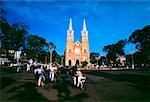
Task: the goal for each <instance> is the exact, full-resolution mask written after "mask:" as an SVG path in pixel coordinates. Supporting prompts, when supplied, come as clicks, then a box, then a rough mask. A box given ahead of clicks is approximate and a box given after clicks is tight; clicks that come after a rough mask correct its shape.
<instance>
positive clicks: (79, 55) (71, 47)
mask: <svg viewBox="0 0 150 102" xmlns="http://www.w3.org/2000/svg"><path fill="white" fill-rule="evenodd" d="M89 57H90V55H89V43H88V31H87V28H86V22H85V19H84V20H83V28H82V31H81V42H79V41H78V40H77V41H75V42H74V30H73V27H72V19H70V23H69V28H68V30H67V42H66V49H65V65H66V66H74V65H81V63H82V62H84V61H86V62H88V64H90V58H89Z"/></svg>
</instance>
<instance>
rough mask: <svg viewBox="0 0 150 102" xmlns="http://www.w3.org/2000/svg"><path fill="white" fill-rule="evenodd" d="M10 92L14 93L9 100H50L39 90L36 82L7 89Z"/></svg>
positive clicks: (21, 101) (24, 101)
mask: <svg viewBox="0 0 150 102" xmlns="http://www.w3.org/2000/svg"><path fill="white" fill-rule="evenodd" d="M7 92H8V93H12V94H14V95H13V96H12V97H10V98H9V99H8V100H9V101H18V102H27V101H30V102H31V101H34V102H35V101H36V102H39V101H40V102H45V101H48V100H47V99H46V98H45V97H43V96H42V95H41V94H40V93H38V92H37V90H36V87H35V84H34V83H31V82H28V83H25V84H23V85H20V86H18V87H14V88H12V89H10V90H8V91H7Z"/></svg>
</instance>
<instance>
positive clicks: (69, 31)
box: [67, 18, 74, 34]
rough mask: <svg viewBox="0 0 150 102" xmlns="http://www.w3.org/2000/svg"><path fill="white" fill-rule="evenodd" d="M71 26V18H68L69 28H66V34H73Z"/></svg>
mask: <svg viewBox="0 0 150 102" xmlns="http://www.w3.org/2000/svg"><path fill="white" fill-rule="evenodd" d="M73 33H74V31H73V27H72V19H71V18H70V22H69V29H68V30H67V34H73Z"/></svg>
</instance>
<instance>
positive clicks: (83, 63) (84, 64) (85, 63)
mask: <svg viewBox="0 0 150 102" xmlns="http://www.w3.org/2000/svg"><path fill="white" fill-rule="evenodd" d="M81 64H82V67H83V68H84V67H86V66H87V64H88V62H87V61H86V60H85V61H81Z"/></svg>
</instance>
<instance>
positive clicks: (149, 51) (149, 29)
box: [128, 25, 150, 64]
mask: <svg viewBox="0 0 150 102" xmlns="http://www.w3.org/2000/svg"><path fill="white" fill-rule="evenodd" d="M128 41H129V42H130V43H133V44H135V46H136V48H137V49H138V52H137V53H138V54H140V57H137V56H138V54H134V56H135V57H137V58H138V59H137V60H141V59H142V63H143V64H144V63H145V64H149V62H150V25H148V26H146V27H144V28H143V29H140V30H136V31H134V32H133V33H132V34H131V36H130V37H129V39H128Z"/></svg>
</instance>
